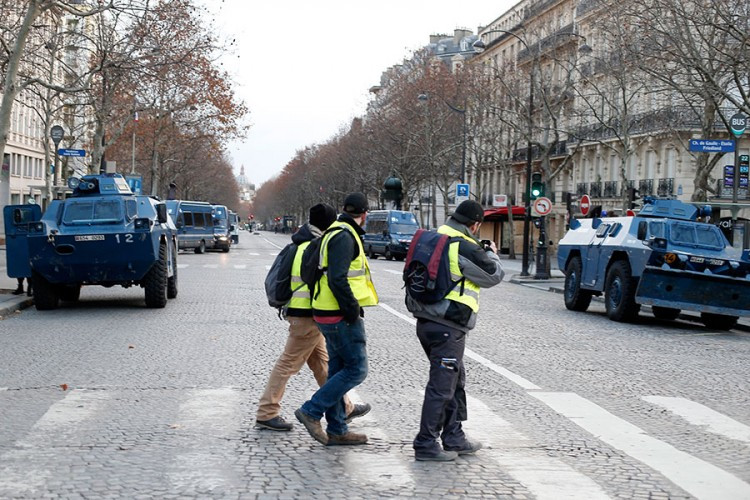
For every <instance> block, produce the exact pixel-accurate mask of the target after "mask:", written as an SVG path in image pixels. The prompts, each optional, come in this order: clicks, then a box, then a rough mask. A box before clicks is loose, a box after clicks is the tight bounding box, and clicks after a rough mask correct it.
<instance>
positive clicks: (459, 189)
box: [456, 184, 469, 198]
mask: <svg viewBox="0 0 750 500" xmlns="http://www.w3.org/2000/svg"><path fill="white" fill-rule="evenodd" d="M468 197H469V185H468V184H456V198H468Z"/></svg>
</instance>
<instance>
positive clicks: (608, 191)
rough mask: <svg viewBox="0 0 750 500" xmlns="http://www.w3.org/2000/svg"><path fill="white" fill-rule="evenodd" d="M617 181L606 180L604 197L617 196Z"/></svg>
mask: <svg viewBox="0 0 750 500" xmlns="http://www.w3.org/2000/svg"><path fill="white" fill-rule="evenodd" d="M618 196H619V193H618V191H617V181H604V198H617V197H618Z"/></svg>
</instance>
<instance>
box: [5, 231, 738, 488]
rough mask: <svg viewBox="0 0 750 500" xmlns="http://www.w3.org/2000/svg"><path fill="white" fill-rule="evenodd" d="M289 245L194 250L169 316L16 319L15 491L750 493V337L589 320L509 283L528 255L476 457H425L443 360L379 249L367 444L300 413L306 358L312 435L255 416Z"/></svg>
mask: <svg viewBox="0 0 750 500" xmlns="http://www.w3.org/2000/svg"><path fill="white" fill-rule="evenodd" d="M288 241H289V237H288V236H285V235H280V234H279V235H276V234H273V233H268V232H263V233H260V234H250V233H248V232H241V233H240V244H239V245H237V246H236V247H233V248H232V250H231V251H230V252H229V253H215V252H208V253H206V254H204V255H196V254H193V253H192V252H189V253H185V252H183V253H180V254H179V256H178V269H179V295H178V297H177V298H176V299H174V300H171V301H169V303H168V304H167V307H166V308H165V309H161V310H159V309H147V308H146V307H145V306H144V300H143V291H142V290H141V289H140V288H131V289H123V288H120V287H113V288H102V287H88V288H84V289H83V292H82V293H81V299H80V302H78V303H76V304H73V305H71V304H65V305H63V306H62V307H61V308H60V309H57V310H54V311H43V312H39V311H36V309H34V308H33V307H31V308H28V309H25V310H22V311H19V312H15V313H13V314H11V315H9V316H7V317H5V319H2V320H0V422H1V423H2V425H0V498H47V497H63V498H84V497H86V498H151V497H159V498H178V497H180V498H185V497H200V498H207V497H211V498H253V497H260V498H302V497H306V498H323V497H327V498H378V497H389V496H403V497H441V498H461V497H486V498H514V499H526V498H540V499H563V498H568V499H591V498H643V499H647V498H655V499H666V498H698V499H728V500H729V499H731V500H735V499H750V467H749V466H748V464H750V334H749V333H747V332H746V331H744V330H743V329H735V330H732V331H728V332H721V331H715V330H710V329H707V328H705V327H703V326H702V325H700V324H698V323H695V322H690V321H674V322H669V321H661V320H657V319H655V318H654V317H653V316H652V315H651V314H650V313H648V312H647V311H645V310H644V311H642V312H641V316H640V319H639V321H638V322H637V323H635V324H625V323H616V322H613V321H610V320H609V319H608V318H607V317H606V314H605V312H604V305H603V304H602V303H601V302H597V301H594V302H593V303H592V305H591V307H590V309H589V311H588V312H586V313H575V312H571V311H568V310H566V309H565V306H564V304H563V298H562V296H561V295H560V294H557V293H549V292H548V291H546V290H541V289H538V288H533V287H527V286H519V285H518V284H514V283H510V282H509V281H508V279H507V278H509V277H510V275H511V274H515V272H516V271H515V266H517V265H518V264H517V263H516V262H513V263H508V265H507V266H508V268H507V270H506V271H507V275H506V282H504V283H502V284H500V285H499V286H497V287H495V288H492V289H490V290H486V291H483V292H482V296H481V299H480V304H481V310H480V313H479V321H478V324H477V328H476V329H475V330H474V331H472V333H471V334H470V335H469V337H468V340H467V351H466V361H465V362H466V370H467V387H466V392H467V395H468V398H469V401H468V406H469V407H468V410H469V420H468V421H467V422H466V423H465V425H464V428H465V429H466V430H467V434H468V435H470V436H471V437H473V438H475V439H477V440H479V441H481V442H482V443H483V445H484V449H482V450H481V451H479V452H478V453H477V454H476V455H473V456H462V457H459V459H458V460H457V461H456V462H454V463H450V462H449V463H430V462H416V461H415V460H414V452H413V449H412V440H413V439H414V436H415V435H416V432H417V430H418V427H419V413H420V408H421V402H422V401H421V398H422V391H423V389H424V385H425V383H426V381H427V370H428V366H427V361H426V359H425V357H424V354H423V352H422V349H421V347H420V345H419V342H418V340H417V338H416V335H415V326H414V325H415V321H414V320H413V318H412V317H411V315H410V314H409V313H408V312H407V311H406V308H405V306H404V298H403V293H404V292H403V290H402V288H401V287H402V280H401V270H402V267H403V264H402V263H401V262H397V261H386V260H383V259H382V258H381V259H377V260H374V261H371V266H372V270H373V279H374V281H375V285H376V287H377V290H378V293H379V296H380V301H381V304H380V306H378V307H373V308H368V309H367V310H366V312H365V325H366V331H367V341H368V355H369V375H368V377H367V379H366V380H365V382H364V383H363V384H362V385H361V386H359V387H358V388H357V390H356V392H355V393H354V394H352V395H351V396H352V399H353V400H354V401H356V402H367V403H370V404H371V405H372V408H373V409H372V411H371V412H370V413H369V414H368V415H366V416H365V417H362V418H360V419H357V420H355V421H354V422H353V423H352V424H351V428H352V430H354V431H355V432H362V433H365V434H367V435H368V437H369V443H368V444H367V445H364V446H356V447H324V446H322V445H320V444H318V443H317V442H316V441H314V440H313V439H312V438H311V437H310V436H309V435H308V433H307V432H306V431H305V429H304V427H302V425H301V424H299V423H297V421H296V420H295V419H294V415H293V413H294V410H295V409H297V408H298V407H299V406H300V405H301V404H302V403H303V402H304V401H305V400H306V399H308V398H309V396H310V395H311V394H312V393H313V391H314V389H315V381H314V379H313V377H312V374H311V372H310V371H309V370H308V369H307V368H306V367H305V368H303V370H302V371H301V372H300V374H298V375H297V376H295V377H292V379H291V380H290V383H289V385H288V387H287V391H286V394H285V397H284V401H283V406H282V415H283V416H284V417H285V418H286V419H287V420H289V421H293V422H294V424H295V426H294V429H293V430H292V431H291V432H288V433H283V432H272V431H265V430H257V429H255V428H254V421H255V411H256V408H257V403H258V399H259V397H260V395H261V392H262V390H263V387H264V385H265V382H266V380H267V378H268V374H269V372H270V370H271V368H272V366H273V364H274V362H275V360H276V358H277V357H278V355H279V354H280V352H281V350H282V349H283V345H284V342H285V340H286V336H287V323H286V322H284V321H280V320H279V319H278V317H277V314H276V311H275V310H274V309H272V308H270V307H268V305H267V303H266V298H265V293H264V291H263V278H264V277H265V274H266V272H267V270H268V268H269V267H270V265H271V263H272V262H273V259H274V256H275V255H276V254H277V253H278V251H279V250H280V248H282V247H283V245H285V244H286V243H287V242H288ZM503 262H504V263H505V262H507V261H503ZM3 273H4V271H3ZM5 283H6V282H5V281H3V282H2V284H3V285H4V284H5Z"/></svg>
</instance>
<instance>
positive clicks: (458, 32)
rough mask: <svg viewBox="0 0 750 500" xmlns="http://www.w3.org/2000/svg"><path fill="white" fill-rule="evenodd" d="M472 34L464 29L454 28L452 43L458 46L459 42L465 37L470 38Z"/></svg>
mask: <svg viewBox="0 0 750 500" xmlns="http://www.w3.org/2000/svg"><path fill="white" fill-rule="evenodd" d="M473 34H474V33H473V32H472V31H471V30H468V29H466V28H456V29H455V30H453V43H455V44H456V45H458V44H459V43H460V42H461V39H462V38H464V37H467V36H471V35H473Z"/></svg>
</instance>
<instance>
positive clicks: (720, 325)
mask: <svg viewBox="0 0 750 500" xmlns="http://www.w3.org/2000/svg"><path fill="white" fill-rule="evenodd" d="M34 293H36V291H34ZM738 319H739V318H738V317H737V316H725V315H723V314H713V313H701V321H702V322H703V324H704V325H706V326H707V327H708V328H713V329H715V330H731V329H732V328H734V327H735V325H736V324H737V320H738Z"/></svg>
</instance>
